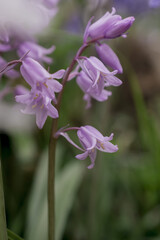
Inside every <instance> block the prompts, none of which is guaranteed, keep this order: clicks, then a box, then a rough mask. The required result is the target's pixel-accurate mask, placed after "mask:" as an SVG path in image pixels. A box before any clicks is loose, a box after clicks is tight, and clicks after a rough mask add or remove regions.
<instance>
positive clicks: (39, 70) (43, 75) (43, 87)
mask: <svg viewBox="0 0 160 240" xmlns="http://www.w3.org/2000/svg"><path fill="white" fill-rule="evenodd" d="M20 71H21V74H22V76H23V77H24V79H25V80H26V82H27V83H28V84H29V85H30V86H31V87H32V89H37V90H39V91H41V92H43V94H45V95H46V96H47V97H49V98H51V99H52V100H53V101H54V102H55V103H56V98H55V93H57V92H60V91H61V90H62V85H61V84H60V83H59V82H58V81H57V80H55V79H61V78H62V77H63V75H64V72H65V70H64V69H62V70H59V71H57V72H55V73H53V74H50V73H49V72H48V71H47V70H46V69H45V68H44V67H43V66H42V65H41V64H40V63H38V62H37V61H35V60H34V59H32V58H29V57H27V58H25V59H24V60H23V62H22V66H21V68H20Z"/></svg>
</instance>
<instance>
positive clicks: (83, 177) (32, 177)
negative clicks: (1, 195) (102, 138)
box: [0, 0, 160, 240]
mask: <svg viewBox="0 0 160 240" xmlns="http://www.w3.org/2000/svg"><path fill="white" fill-rule="evenodd" d="M113 5H114V6H115V7H116V8H117V11H118V13H119V14H122V15H123V16H124V17H126V16H129V15H134V16H135V17H136V21H135V23H134V25H133V27H132V28H131V30H130V32H129V34H128V38H126V39H122V38H120V39H116V40H111V41H110V42H109V44H110V45H111V46H112V48H113V49H114V50H115V52H116V53H117V55H118V56H119V58H120V60H121V63H122V66H123V69H124V74H123V75H121V76H120V78H121V79H122V80H123V85H121V86H120V87H118V88H112V89H111V90H112V92H113V95H112V97H110V98H109V100H108V101H107V102H104V103H99V102H94V101H93V106H92V108H91V109H90V110H87V111H86V110H85V109H84V107H85V103H84V102H83V100H82V97H83V94H82V92H81V90H80V89H79V88H78V86H77V85H76V82H75V80H73V81H71V82H69V83H68V84H67V86H66V89H65V93H64V96H63V102H62V108H61V112H60V119H59V127H62V126H64V125H67V124H68V123H69V124H70V125H71V126H81V125H85V124H90V125H93V126H95V127H96V128H97V129H99V130H100V131H102V132H103V133H104V135H110V133H112V132H114V133H115V138H114V142H115V143H116V144H118V146H119V151H118V152H117V153H115V154H103V153H99V155H98V157H97V160H96V165H95V167H94V169H93V170H88V169H87V168H86V167H87V166H88V164H89V160H86V161H84V162H81V161H78V160H76V159H74V156H75V155H76V153H77V152H78V151H77V150H75V149H74V148H73V147H72V146H71V145H69V144H68V143H67V142H66V141H65V139H62V138H60V139H59V142H58V148H57V160H56V161H57V166H56V240H72V239H73V240H97V239H98V240H159V239H160V44H159V42H160V10H159V9H149V8H148V1H147V0H141V1H139V0H137V1H129V0H117V1H116V0H115V1H114V0H113V1H109V0H108V1H107V0H101V1H98V0H97V1H96V0H87V1H86V0H84V1H83V0H81V1H80V0H79V1H78V0H72V1H71V0H66V1H63V0H62V1H61V2H60V4H59V12H58V14H57V16H56V18H55V19H54V20H53V22H52V23H51V24H50V27H49V29H48V30H47V31H46V32H45V33H44V34H43V36H40V37H39V42H40V43H41V44H42V45H43V46H45V47H49V46H50V45H51V44H54V45H55V46H56V50H55V52H54V53H53V59H54V63H53V64H52V66H50V72H53V71H56V70H58V69H59V68H67V67H68V65H69V64H70V62H71V59H72V57H73V56H74V54H75V53H76V51H77V49H78V48H79V47H80V45H81V42H82V36H83V31H84V28H85V25H86V24H87V21H88V19H89V18H90V17H91V16H92V15H94V16H95V18H98V17H100V16H102V14H104V13H105V12H106V11H107V10H109V11H110V10H111V6H113ZM85 54H86V55H87V56H91V55H96V52H95V49H94V48H93V47H91V48H90V49H88V50H87V51H86V52H85ZM46 67H48V66H46ZM6 81H7V80H6V79H5V78H3V79H2V81H1V83H0V84H1V86H0V87H1V88H2V87H3V84H5V82H6ZM19 83H24V81H23V79H19ZM50 128H51V119H48V120H47V122H46V124H45V127H44V128H43V130H41V131H39V130H38V129H37V127H36V125H35V119H34V117H32V116H26V115H25V116H24V115H23V114H21V113H20V112H19V107H18V106H17V105H15V103H13V96H12V95H9V96H7V97H6V99H5V101H1V103H0V141H1V148H0V151H1V159H2V166H3V176H4V180H3V181H4V187H5V201H6V212H7V222H8V228H9V229H11V230H13V231H15V232H16V233H17V234H19V235H20V236H22V237H24V238H25V239H26V240H33V239H34V240H46V239H47V148H48V141H49V132H50ZM73 137H74V136H73Z"/></svg>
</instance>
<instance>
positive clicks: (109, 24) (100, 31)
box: [85, 8, 135, 40]
mask: <svg viewBox="0 0 160 240" xmlns="http://www.w3.org/2000/svg"><path fill="white" fill-rule="evenodd" d="M115 12H116V10H115V8H113V9H112V12H111V13H109V12H107V13H106V14H105V15H104V16H103V17H101V18H100V19H99V20H98V21H96V22H95V23H93V24H91V25H90V26H88V29H87V34H86V35H87V36H88V37H90V38H91V39H95V40H96V39H103V38H105V39H112V38H117V37H120V36H126V35H125V32H126V31H127V30H128V29H129V28H130V27H131V25H132V24H133V22H134V20H135V18H134V17H128V18H125V19H122V17H121V16H120V15H114V14H115ZM85 38H86V36H85Z"/></svg>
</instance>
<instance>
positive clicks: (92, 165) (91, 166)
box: [87, 163, 95, 169]
mask: <svg viewBox="0 0 160 240" xmlns="http://www.w3.org/2000/svg"><path fill="white" fill-rule="evenodd" d="M94 165H95V164H94V163H92V164H91V165H89V166H88V167H87V168H88V169H92V168H93V167H94Z"/></svg>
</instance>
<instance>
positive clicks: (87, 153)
mask: <svg viewBox="0 0 160 240" xmlns="http://www.w3.org/2000/svg"><path fill="white" fill-rule="evenodd" d="M36 2H37V4H38V7H39V8H40V9H41V11H43V13H45V14H48V15H47V18H46V23H45V24H47V23H48V22H49V19H50V18H52V17H53V16H54V14H55V12H56V11H57V2H58V1H56V0H55V1H54V0H47V1H46V0H45V1H44V0H41V1H40V0H39V1H36ZM93 19H94V18H93V17H92V18H91V19H90V20H89V22H88V24H87V26H86V29H85V32H84V36H83V42H82V45H81V47H80V48H79V49H78V51H77V53H76V55H75V57H74V58H73V60H72V62H71V64H70V65H69V66H68V68H67V69H60V70H59V71H57V72H55V73H49V71H47V70H46V69H45V68H44V66H43V63H44V62H45V63H47V64H51V63H52V59H51V58H50V57H49V56H48V55H49V54H50V53H52V52H53V51H54V50H55V46H51V47H50V48H49V49H46V48H44V47H42V46H40V45H38V43H37V42H36V41H35V39H27V40H24V39H20V38H19V37H17V39H16V36H15V34H13V36H12V31H10V28H5V26H2V27H3V28H1V29H2V30H3V31H0V51H1V52H8V51H10V50H15V51H16V52H17V55H18V56H19V59H18V60H12V61H10V62H8V63H7V62H6V60H5V59H3V58H2V57H1V58H0V77H2V75H3V74H5V75H6V76H7V77H9V78H13V79H15V78H16V77H17V76H19V72H18V71H17V70H14V67H15V66H16V65H17V64H20V65H21V66H20V74H21V75H22V77H23V79H24V81H25V82H26V83H27V84H28V86H29V89H28V88H25V87H23V86H19V85H17V86H16V87H15V88H16V90H15V91H14V92H15V94H16V96H15V101H16V102H17V103H21V104H22V105H23V106H24V107H23V109H22V110H21V111H22V113H25V114H32V115H35V116H36V124H37V126H38V128H40V129H42V128H43V126H44V124H45V122H46V119H47V117H48V116H49V117H51V118H53V123H52V129H51V136H50V144H49V168H48V171H49V172H48V215H49V216H48V220H49V221H48V224H49V230H48V239H49V240H54V164H55V150H56V142H57V139H58V138H59V137H60V136H63V137H64V138H65V139H66V140H67V141H68V142H69V143H71V144H72V145H73V146H74V147H76V148H77V149H78V150H79V151H80V153H79V154H78V155H76V158H77V159H80V160H84V159H86V158H87V157H89V158H90V161H91V163H90V164H89V166H88V169H92V168H93V167H94V165H95V159H96V154H97V150H99V151H102V152H108V153H113V152H116V151H117V150H118V146H117V145H114V144H113V143H111V141H112V139H113V133H111V135H110V136H103V135H102V134H101V133H100V132H99V131H98V130H97V129H96V128H95V127H93V126H90V125H86V126H78V127H77V126H74V127H62V128H60V129H58V118H59V117H60V116H59V110H60V106H61V99H62V96H63V92H64V90H65V85H66V84H67V82H68V81H73V79H75V78H76V82H77V84H78V86H79V87H80V89H81V90H82V91H83V92H84V97H83V98H84V100H85V101H86V108H90V107H91V105H92V99H95V100H97V101H99V102H103V101H106V100H107V99H108V98H109V97H110V96H111V95H112V92H111V91H110V90H108V89H107V88H108V87H110V86H114V87H118V86H120V85H121V84H122V81H121V80H120V79H119V78H118V77H117V76H116V75H117V74H120V73H122V72H123V69H122V66H121V63H120V61H119V59H118V56H117V55H116V53H115V52H114V51H113V50H112V49H111V47H110V46H109V45H108V43H109V42H110V41H111V39H115V38H118V37H123V38H126V37H127V31H128V30H129V28H130V27H131V26H132V24H133V22H134V20H135V19H134V17H132V16H131V17H127V18H124V19H122V17H121V16H120V15H117V14H116V10H115V8H113V9H112V11H111V13H110V12H106V13H105V14H104V16H102V17H101V18H100V19H99V20H97V21H95V22H94V23H92V21H93ZM104 40H105V41H107V43H104ZM102 41H103V42H102ZM91 45H93V46H95V48H96V51H97V54H98V56H99V58H97V57H95V56H89V57H87V56H83V52H84V50H85V49H86V48H88V47H89V46H91ZM108 67H110V68H111V69H112V71H110V70H109V69H108ZM60 79H62V81H60ZM7 89H9V86H6V89H3V90H2V91H3V93H4V90H7ZM7 93H8V92H7V91H6V94H7ZM4 95H5V93H4V94H3V95H2V97H3V96H4ZM70 131H76V133H77V137H78V139H79V143H80V146H79V145H77V144H76V143H75V142H74V141H73V140H72V139H71V138H70V136H69V134H68V132H70Z"/></svg>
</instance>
